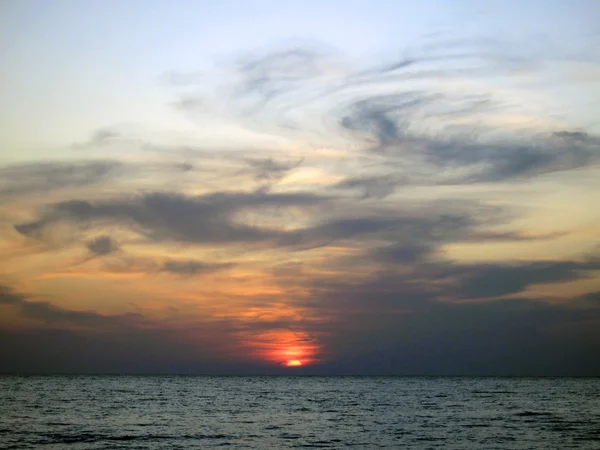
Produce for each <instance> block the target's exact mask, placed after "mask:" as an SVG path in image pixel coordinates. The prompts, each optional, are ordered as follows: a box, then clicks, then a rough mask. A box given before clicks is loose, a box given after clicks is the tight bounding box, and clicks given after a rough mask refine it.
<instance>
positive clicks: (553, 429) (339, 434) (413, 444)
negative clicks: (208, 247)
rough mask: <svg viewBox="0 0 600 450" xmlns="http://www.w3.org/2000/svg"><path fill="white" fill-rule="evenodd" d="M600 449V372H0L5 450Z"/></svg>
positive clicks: (0, 437) (1, 434)
mask: <svg viewBox="0 0 600 450" xmlns="http://www.w3.org/2000/svg"><path fill="white" fill-rule="evenodd" d="M222 447H228V448H232V449H238V448H239V449H284V448H334V449H338V448H339V449H343V448H353V449H376V448H393V449H600V378H516V377H510V378H492V377H486V378H472V377H468V378H462V377H351V376H345V377H333V376H332V377H314V376H270V377H269V376H265V377H259V376H257V377H236V376H226V377H216V376H215V377H209V376H183V375H182V376H179V375H174V376H132V375H119V376H108V375H99V376H89V375H87V376H13V375H10V376H8V375H7V376H0V448H2V449H28V448H43V449H48V450H50V449H205V448H222Z"/></svg>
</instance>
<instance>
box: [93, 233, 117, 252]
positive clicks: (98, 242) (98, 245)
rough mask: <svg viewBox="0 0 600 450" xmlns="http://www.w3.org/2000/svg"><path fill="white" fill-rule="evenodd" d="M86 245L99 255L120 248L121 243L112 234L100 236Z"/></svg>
mask: <svg viewBox="0 0 600 450" xmlns="http://www.w3.org/2000/svg"><path fill="white" fill-rule="evenodd" d="M86 246H87V248H88V250H89V251H90V252H91V253H92V254H94V255H98V256H103V255H109V254H111V253H114V252H116V251H117V250H119V244H118V243H117V242H116V241H115V240H114V239H113V238H111V237H110V236H98V237H96V238H94V239H93V240H91V241H89V242H88V243H87V244H86Z"/></svg>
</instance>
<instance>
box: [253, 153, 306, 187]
mask: <svg viewBox="0 0 600 450" xmlns="http://www.w3.org/2000/svg"><path fill="white" fill-rule="evenodd" d="M247 163H248V165H249V166H250V167H251V169H252V171H253V172H254V176H255V178H256V179H257V180H258V181H266V182H273V181H278V180H279V179H281V178H283V177H284V176H285V175H286V174H287V173H288V172H290V171H291V170H293V169H295V168H296V167H298V166H299V165H300V164H302V159H300V160H299V161H295V162H281V161H275V160H274V159H273V158H263V159H248V160H247Z"/></svg>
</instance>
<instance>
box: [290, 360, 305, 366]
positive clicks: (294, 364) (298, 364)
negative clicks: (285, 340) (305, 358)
mask: <svg viewBox="0 0 600 450" xmlns="http://www.w3.org/2000/svg"><path fill="white" fill-rule="evenodd" d="M301 365H302V361H300V360H298V359H290V360H289V361H288V362H287V366H288V367H297V366H301Z"/></svg>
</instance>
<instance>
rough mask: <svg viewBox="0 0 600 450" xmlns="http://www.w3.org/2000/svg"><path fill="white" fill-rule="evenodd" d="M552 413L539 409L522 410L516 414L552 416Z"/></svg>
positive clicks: (523, 415) (521, 415) (518, 415)
mask: <svg viewBox="0 0 600 450" xmlns="http://www.w3.org/2000/svg"><path fill="white" fill-rule="evenodd" d="M551 415H552V414H550V413H548V412H541V411H540V412H538V411H521V412H518V413H516V414H515V416H517V417H532V416H551Z"/></svg>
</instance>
